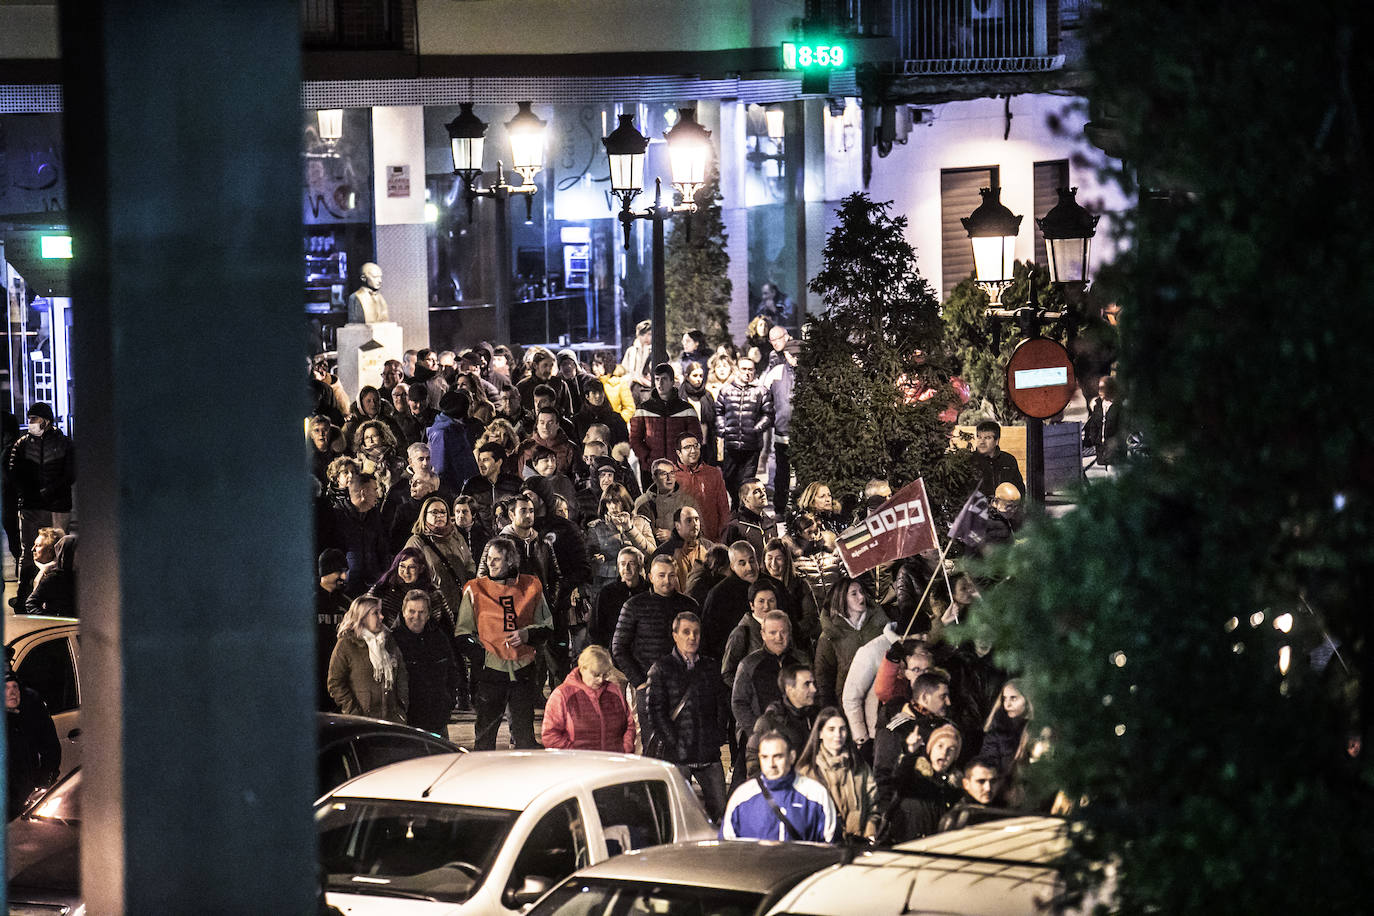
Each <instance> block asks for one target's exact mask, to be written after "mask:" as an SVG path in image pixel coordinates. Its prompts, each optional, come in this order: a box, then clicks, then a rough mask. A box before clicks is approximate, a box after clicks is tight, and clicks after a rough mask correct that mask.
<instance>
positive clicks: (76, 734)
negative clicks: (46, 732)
mask: <svg viewBox="0 0 1374 916" xmlns="http://www.w3.org/2000/svg"><path fill="white" fill-rule="evenodd" d="M80 737H81V729H79V728H74V729H72V730H71V731H69V732H67V740H68V741H75V740H76V739H77V738H80Z"/></svg>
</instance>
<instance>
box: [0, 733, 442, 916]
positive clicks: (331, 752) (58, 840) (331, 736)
mask: <svg viewBox="0 0 1374 916" xmlns="http://www.w3.org/2000/svg"><path fill="white" fill-rule="evenodd" d="M315 723H316V728H317V734H318V740H319V758H318V764H319V766H318V772H319V779H320V783H319V791H320V794H323V793H326V792H328V791H329V790H330V789H332V788H334V787H335V786H337V785H338V784H340V783H342V782H346V781H347V780H349V779H351V778H353V777H354V776H356V775H358V774H359V773H363V772H365V771H367V770H368V769H371V768H373V767H379V766H385V765H387V764H389V763H393V762H395V761H398V760H407V759H410V758H412V757H422V756H425V755H434V754H443V755H445V756H446V757H447V756H448V755H451V754H453V753H454V752H455V751H458V752H461V751H462V749H461V748H459V747H458V746H457V745H455V744H452V743H450V742H448V741H444V740H443V739H441V738H438V737H436V736H434V735H432V734H430V733H429V732H425V731H421V730H420V729H418V728H410V727H409V726H406V725H397V724H396V723H394V722H383V721H382V720H380V719H367V718H364V717H362V716H345V715H342V714H338V713H334V714H330V713H318V714H317V715H316V718H315ZM5 865H6V874H7V876H8V879H9V902H10V910H9V912H10V913H54V914H58V913H64V912H74V911H75V910H76V908H77V907H80V906H81V890H80V887H81V770H80V769H76V770H73V771H72V772H70V773H68V774H67V775H66V776H65V777H63V778H61V779H59V780H58V781H57V782H56V783H54V784H53V785H52V787H51V788H49V789H48V790H47V791H46V792H44V793H43V794H42V795H40V796H39V797H38V798H37V799H35V800H33V801H31V802H30V803H29V805H28V806H27V807H26V808H25V809H24V812H23V813H22V814H20V815H19V817H17V818H15V819H14V820H13V821H11V822H10V825H9V832H8V834H7V836H6V843H5ZM24 907H28V909H24ZM63 907H66V908H68V909H63Z"/></svg>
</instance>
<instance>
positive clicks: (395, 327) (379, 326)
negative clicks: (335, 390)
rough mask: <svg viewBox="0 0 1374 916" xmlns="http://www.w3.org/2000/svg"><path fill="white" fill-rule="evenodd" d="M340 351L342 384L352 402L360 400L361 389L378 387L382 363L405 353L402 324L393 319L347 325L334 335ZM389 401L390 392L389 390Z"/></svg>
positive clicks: (398, 357) (389, 397)
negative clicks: (366, 386)
mask: <svg viewBox="0 0 1374 916" xmlns="http://www.w3.org/2000/svg"><path fill="white" fill-rule="evenodd" d="M335 339H336V340H337V342H338V343H337V349H338V353H339V384H340V385H342V386H343V390H344V393H345V394H347V395H348V398H349V400H350V401H356V400H358V389H359V388H362V387H363V386H364V385H373V386H376V385H378V384H379V383H380V382H381V379H382V365H383V364H384V363H385V362H386V361H387V360H389V359H400V358H401V354H402V353H403V352H405V347H404V346H403V344H402V342H401V326H400V325H399V324H397V323H396V322H394V321H380V322H378V323H376V324H346V325H344V326H343V327H341V328H339V330H338V334H337V336H336V338H335ZM386 397H387V400H390V399H391V393H390V392H387V395H386Z"/></svg>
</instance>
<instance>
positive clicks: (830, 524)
mask: <svg viewBox="0 0 1374 916" xmlns="http://www.w3.org/2000/svg"><path fill="white" fill-rule="evenodd" d="M797 508H798V509H799V510H801V511H803V512H809V513H811V515H813V516H815V519H816V521H817V522H819V523H820V526H821V529H822V530H824V531H833V532H834V533H835V534H839V533H840V532H841V531H843V530H844V529H845V528H848V527H849V525H848V524H847V523H846V522H845V520H844V519H843V518H842V517H841V516H840V511H839V510H840V506H839V502H838V501H837V500H836V499H835V498H834V496H832V495H831V493H830V485H829V484H826V483H821V482H820V481H819V480H815V481H812V482H811V483H809V484H807V485H806V489H804V490H802V491H801V496H798V497H797Z"/></svg>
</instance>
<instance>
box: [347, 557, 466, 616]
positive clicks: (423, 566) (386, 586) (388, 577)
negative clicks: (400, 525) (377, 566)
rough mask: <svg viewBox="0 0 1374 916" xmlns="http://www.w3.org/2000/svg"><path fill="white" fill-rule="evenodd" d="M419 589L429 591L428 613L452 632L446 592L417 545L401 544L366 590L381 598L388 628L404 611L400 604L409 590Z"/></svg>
mask: <svg viewBox="0 0 1374 916" xmlns="http://www.w3.org/2000/svg"><path fill="white" fill-rule="evenodd" d="M417 588H418V589H420V590H421V591H423V592H424V593H425V594H427V595H429V613H430V616H431V617H433V618H434V620H435V622H436V623H437V624H438V625H439V627H440V628H441V629H443V630H444V631H445V632H448V633H452V632H453V628H454V619H453V612H452V610H451V609H450V608H449V606H448V601H447V600H446V599H445V598H444V593H443V592H442V591H441V590H440V589H439V587H438V586H437V585H435V584H434V579H433V577H431V576H430V574H429V564H428V563H426V562H425V555H424V552H423V551H421V550H420V548H418V547H402V548H401V552H400V553H398V554H396V559H394V560H392V561H391V567H390V568H389V569H388V570H387V571H386V572H385V573H383V574H382V577H381V578H380V579H378V580H377V582H376V584H375V585H373V586H372V587H371V588H370V589H368V590H367V593H368V594H369V595H371V596H372V597H374V598H377V599H378V600H379V601H381V611H382V622H383V623H384V624H385V625H386V628H387V629H388V630H389V629H391V628H393V627H395V626H396V620H397V619H398V618H399V617H400V615H401V605H402V603H403V602H404V601H405V596H406V593H407V592H409V591H410V590H411V589H417Z"/></svg>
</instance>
